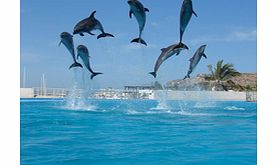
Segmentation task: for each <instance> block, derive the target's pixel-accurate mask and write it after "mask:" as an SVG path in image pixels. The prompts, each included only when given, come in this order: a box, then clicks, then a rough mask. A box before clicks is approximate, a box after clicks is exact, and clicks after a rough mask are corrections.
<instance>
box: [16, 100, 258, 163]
mask: <svg viewBox="0 0 277 165" xmlns="http://www.w3.org/2000/svg"><path fill="white" fill-rule="evenodd" d="M20 104H21V113H20V114H21V119H20V120H21V127H20V128H21V136H20V137H21V139H20V143H21V159H20V160H21V164H22V165H88V164H96V165H100V164H101V165H102V164H104V165H117V164H118V165H125V164H131V165H142V164H143V165H148V164H149V165H150V164H151V165H152V164H153V165H155V164H157V165H158V164H162V165H167V164H168V165H171V164H172V165H178V164H180V165H190V164H197V165H217V164H218V165H222V164H224V165H244V164H245V165H248V164H249V165H254V164H256V162H257V151H256V148H257V144H256V143H257V134H256V129H257V125H256V122H257V112H256V103H247V102H193V101H187V102H186V101H168V102H167V107H160V106H158V101H150V100H123V101H120V100H89V101H88V102H87V103H86V104H84V105H82V106H80V107H70V106H68V102H67V100H57V99H21V103H20ZM87 105H88V106H87ZM72 108H73V109H72Z"/></svg>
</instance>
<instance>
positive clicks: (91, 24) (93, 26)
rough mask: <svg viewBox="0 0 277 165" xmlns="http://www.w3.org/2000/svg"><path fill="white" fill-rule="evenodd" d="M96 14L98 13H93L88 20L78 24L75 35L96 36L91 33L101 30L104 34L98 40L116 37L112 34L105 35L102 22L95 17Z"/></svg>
mask: <svg viewBox="0 0 277 165" xmlns="http://www.w3.org/2000/svg"><path fill="white" fill-rule="evenodd" d="M95 13H96V11H94V12H92V14H91V15H90V16H89V17H88V18H86V19H84V20H82V21H80V22H79V23H77V25H76V26H75V27H74V32H73V34H80V35H81V36H84V33H88V34H90V35H95V34H93V33H91V31H93V30H100V31H101V32H102V34H100V35H98V37H97V39H99V38H102V37H114V36H113V35H112V34H109V33H105V31H104V28H103V26H102V24H101V23H100V21H98V20H97V19H96V18H95V17H94V15H95Z"/></svg>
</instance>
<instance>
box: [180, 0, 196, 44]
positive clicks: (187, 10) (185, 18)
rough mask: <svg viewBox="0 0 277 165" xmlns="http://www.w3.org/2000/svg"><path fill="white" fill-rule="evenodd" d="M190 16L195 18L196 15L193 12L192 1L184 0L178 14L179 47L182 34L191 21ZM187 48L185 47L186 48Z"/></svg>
mask: <svg viewBox="0 0 277 165" xmlns="http://www.w3.org/2000/svg"><path fill="white" fill-rule="evenodd" d="M192 14H194V15H195V16H196V17H197V14H196V13H195V12H194V11H193V7H192V1H191V0H184V1H183V5H182V8H181V12H180V41H179V42H180V45H181V43H182V40H183V34H184V32H185V30H186V27H187V25H188V23H189V21H190V19H191V16H192ZM186 47H187V46H186Z"/></svg>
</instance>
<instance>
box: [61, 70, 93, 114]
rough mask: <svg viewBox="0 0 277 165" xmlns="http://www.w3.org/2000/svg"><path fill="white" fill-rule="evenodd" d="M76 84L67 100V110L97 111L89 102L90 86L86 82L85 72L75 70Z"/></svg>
mask: <svg viewBox="0 0 277 165" xmlns="http://www.w3.org/2000/svg"><path fill="white" fill-rule="evenodd" d="M73 71H74V84H73V87H72V88H71V90H70V92H69V95H68V98H67V99H66V105H65V109H70V110H95V109H96V106H93V105H91V103H90V101H89V96H90V86H89V84H88V83H87V82H86V78H85V72H84V70H80V69H79V68H74V69H73Z"/></svg>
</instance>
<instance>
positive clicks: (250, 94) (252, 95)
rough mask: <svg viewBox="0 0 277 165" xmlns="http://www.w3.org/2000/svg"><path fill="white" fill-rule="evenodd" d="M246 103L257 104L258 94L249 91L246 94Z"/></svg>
mask: <svg viewBox="0 0 277 165" xmlns="http://www.w3.org/2000/svg"><path fill="white" fill-rule="evenodd" d="M246 101H248V102H257V92H256V91H247V92H246Z"/></svg>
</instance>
